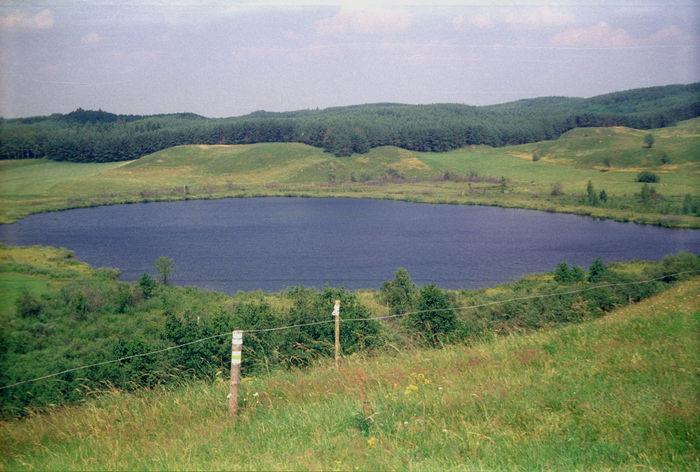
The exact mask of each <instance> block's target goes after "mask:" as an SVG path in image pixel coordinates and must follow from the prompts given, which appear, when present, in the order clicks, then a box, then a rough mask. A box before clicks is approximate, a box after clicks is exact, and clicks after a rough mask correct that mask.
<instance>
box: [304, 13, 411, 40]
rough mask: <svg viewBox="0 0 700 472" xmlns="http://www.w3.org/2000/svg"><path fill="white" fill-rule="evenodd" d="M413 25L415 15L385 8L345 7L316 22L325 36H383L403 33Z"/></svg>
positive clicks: (317, 27) (319, 30)
mask: <svg viewBox="0 0 700 472" xmlns="http://www.w3.org/2000/svg"><path fill="white" fill-rule="evenodd" d="M412 24H413V14H411V13H409V12H407V11H403V10H388V9H383V8H370V7H368V8H362V9H356V8H349V7H343V8H341V9H340V10H339V11H338V13H336V14H335V15H333V16H331V17H328V18H323V19H321V20H319V21H318V22H316V30H317V31H318V32H319V33H321V34H325V35H336V34H353V33H360V34H382V33H391V32H396V31H403V30H405V29H407V28H409V27H410V26H411V25H412Z"/></svg>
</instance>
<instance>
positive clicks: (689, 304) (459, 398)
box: [0, 278, 700, 470]
mask: <svg viewBox="0 0 700 472" xmlns="http://www.w3.org/2000/svg"><path fill="white" fill-rule="evenodd" d="M699 296H700V280H699V279H697V278H696V279H694V280H691V281H687V282H684V283H681V284H679V285H677V286H676V287H674V288H672V289H670V290H669V291H667V292H664V293H662V294H659V295H657V296H654V297H652V298H650V299H647V300H646V301H644V302H641V303H639V304H636V305H632V306H628V307H625V308H622V309H619V310H617V311H615V312H613V313H612V314H610V315H609V316H606V317H605V318H601V319H599V320H597V321H592V322H587V323H583V324H579V325H571V326H567V327H564V328H559V329H554V330H550V331H543V332H538V333H535V334H529V335H512V336H508V337H505V338H498V339H495V340H492V341H490V342H485V343H483V344H477V345H474V346H472V347H467V346H451V347H448V348H445V349H439V350H427V351H426V350H424V351H410V352H402V353H398V354H396V355H393V356H390V355H384V356H380V357H372V358H363V357H352V358H348V359H345V360H344V362H343V365H342V367H341V369H340V370H339V371H336V370H335V369H334V368H333V367H332V366H331V365H329V364H322V365H319V366H318V367H316V368H314V369H311V370H307V371H294V372H279V373H276V374H272V375H271V376H266V377H261V378H246V379H244V382H243V387H242V397H241V403H242V410H241V414H240V417H239V418H238V419H237V420H236V421H233V420H231V419H230V418H228V417H227V411H226V393H227V385H226V382H225V381H224V380H219V381H215V382H214V383H212V384H209V383H198V382H197V383H190V384H187V385H184V386H182V387H180V388H177V389H172V390H153V391H145V392H141V393H139V394H124V393H120V392H116V391H115V392H113V393H112V394H108V395H105V396H102V397H100V398H98V399H96V400H94V401H92V402H90V403H88V404H86V405H82V406H78V407H64V408H56V409H55V410H54V411H52V412H50V413H48V414H43V415H37V416H34V417H31V418H29V419H26V420H22V421H10V422H3V423H0V464H1V465H0V468H2V469H5V470H18V469H149V470H152V469H207V470H212V469H227V470H230V469H245V470H249V469H260V470H271V469H274V470H278V469H288V470H299V469H314V470H321V469H322V470H352V469H355V468H357V469H360V470H368V469H402V470H404V469H416V468H420V469H421V470H445V469H446V468H459V469H465V470H474V469H478V470H483V469H486V470H514V469H517V470H522V469H540V468H545V469H556V470H591V469H594V470H601V469H611V468H612V469H619V468H623V469H636V468H648V469H652V470H683V469H685V470H691V469H695V468H697V467H698V466H699V465H700V459H699V456H698V450H699V449H700V439H699V438H698V431H699V430H700V422H699V420H698V419H699V418H700V407H699V406H698V405H700V403H699V402H698V401H697V400H698V398H697V392H698V390H699V389H700V382H699V381H698V376H697V372H698V369H700V358H699V356H700V352H699V351H698V349H697V336H698V331H699V330H700V311H699V310H698V304H697V301H698V297H699Z"/></svg>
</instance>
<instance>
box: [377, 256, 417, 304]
mask: <svg viewBox="0 0 700 472" xmlns="http://www.w3.org/2000/svg"><path fill="white" fill-rule="evenodd" d="M379 295H380V298H381V300H382V301H383V302H384V303H386V304H387V305H389V310H390V311H391V314H393V315H398V314H400V313H407V312H409V311H411V310H413V309H414V308H415V306H416V285H415V284H414V283H413V281H412V280H411V276H410V275H409V274H408V271H407V270H406V269H404V268H403V267H400V268H399V269H398V270H397V271H396V274H395V275H394V279H393V280H389V281H386V282H384V284H383V285H382V288H381V289H380V291H379Z"/></svg>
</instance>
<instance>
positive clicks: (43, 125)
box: [0, 83, 700, 162]
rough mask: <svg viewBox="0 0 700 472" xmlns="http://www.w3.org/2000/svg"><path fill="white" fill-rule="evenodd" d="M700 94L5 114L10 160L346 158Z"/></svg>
mask: <svg viewBox="0 0 700 472" xmlns="http://www.w3.org/2000/svg"><path fill="white" fill-rule="evenodd" d="M699 97H700V84H697V83H696V84H689V85H672V86H667V87H661V88H659V87H652V88H647V89H638V90H628V91H626V92H618V93H614V94H607V95H601V96H598V97H593V98H590V99H577V98H563V97H556V98H537V99H531V100H520V101H517V102H511V103H504V104H500V105H492V106H484V107H473V106H467V105H459V104H437V105H403V104H393V103H376V104H369V105H356V106H347V107H334V108H327V109H325V110H301V111H293V112H284V113H272V112H265V111H260V112H255V113H251V114H249V115H245V116H240V117H233V118H216V119H209V118H203V117H201V116H198V115H194V114H191V113H180V114H171V115H154V116H136V115H115V114H112V113H108V112H104V111H102V110H98V111H93V110H82V109H78V110H76V111H74V112H71V113H68V114H66V115H61V114H55V115H51V116H45V117H32V118H20V119H11V120H3V122H2V126H1V127H0V159H26V158H38V157H48V158H49V159H53V160H61V161H63V160H67V161H77V162H109V161H124V160H132V159H136V158H138V157H141V156H143V155H146V154H150V153H153V152H156V151H159V150H162V149H165V148H169V147H173V146H179V145H183V144H250V143H261V142H301V143H305V144H309V145H312V146H315V147H318V148H321V149H323V150H325V151H326V152H329V153H332V154H335V155H336V156H349V155H352V154H354V153H366V152H368V151H369V150H370V149H372V148H376V147H380V146H399V147H403V148H405V149H410V150H414V151H435V152H440V151H447V150H450V149H457V148H460V147H464V146H467V145H472V144H487V145H490V146H504V145H509V144H522V143H526V142H534V141H538V140H545V139H554V138H557V137H559V136H560V135H562V134H563V133H565V132H566V131H569V130H571V129H573V128H576V127H594V126H615V125H619V126H628V127H632V128H638V129H649V128H658V127H664V126H668V125H670V124H672V123H674V122H676V121H679V120H684V119H689V118H693V117H696V116H698V107H697V103H698V102H699V101H700V99H699ZM647 139H648V138H645V143H646V145H647V147H651V145H652V144H653V141H652V143H651V144H649V143H648V141H647ZM652 139H653V136H652Z"/></svg>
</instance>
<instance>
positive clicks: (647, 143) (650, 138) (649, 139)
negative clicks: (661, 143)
mask: <svg viewBox="0 0 700 472" xmlns="http://www.w3.org/2000/svg"><path fill="white" fill-rule="evenodd" d="M654 141H655V139H654V135H653V134H651V133H649V134H646V135H644V147H647V148H649V149H651V147H652V146H653V145H654Z"/></svg>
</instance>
